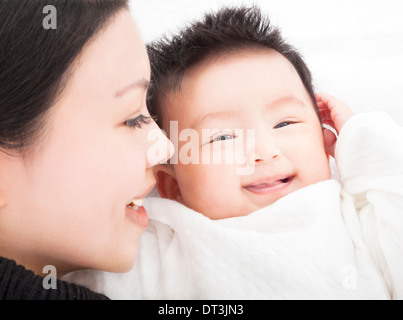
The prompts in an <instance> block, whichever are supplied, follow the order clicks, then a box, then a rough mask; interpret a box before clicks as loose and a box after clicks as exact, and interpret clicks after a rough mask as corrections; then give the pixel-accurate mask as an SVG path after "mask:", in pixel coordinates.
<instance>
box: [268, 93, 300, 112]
mask: <svg viewBox="0 0 403 320" xmlns="http://www.w3.org/2000/svg"><path fill="white" fill-rule="evenodd" d="M285 104H296V105H297V104H298V105H301V106H306V104H305V103H304V102H303V101H302V100H301V99H299V98H298V97H296V96H294V95H289V96H285V97H281V98H278V99H276V100H274V101H272V102H270V103H269V104H268V105H267V108H268V109H272V108H278V107H282V106H284V105H285Z"/></svg>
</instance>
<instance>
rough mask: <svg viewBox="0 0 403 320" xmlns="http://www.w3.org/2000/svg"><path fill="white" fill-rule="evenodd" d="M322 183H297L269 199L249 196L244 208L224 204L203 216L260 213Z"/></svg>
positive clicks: (223, 217)
mask: <svg viewBox="0 0 403 320" xmlns="http://www.w3.org/2000/svg"><path fill="white" fill-rule="evenodd" d="M325 180H328V179H327V178H323V179H321V180H320V181H325ZM320 181H315V182H313V183H309V184H306V185H300V184H298V183H297V182H296V181H295V184H294V185H291V186H290V188H288V189H287V190H286V191H285V192H283V193H280V194H278V195H275V196H272V197H268V196H265V195H264V194H263V195H262V194H261V195H256V194H253V195H249V197H247V198H246V199H245V201H244V205H243V206H242V205H240V204H239V202H238V205H237V206H236V208H235V207H232V208H231V206H230V205H228V204H222V205H220V206H216V207H215V208H210V210H203V211H202V214H203V215H204V216H206V217H208V218H210V219H212V220H221V219H228V218H236V217H242V216H247V215H249V214H251V213H253V212H255V211H258V210H260V209H263V208H266V207H268V206H271V205H273V204H274V203H276V202H277V201H279V200H280V199H283V198H285V197H287V196H288V195H290V194H292V193H294V192H296V191H298V190H301V189H303V188H305V187H307V186H310V185H313V184H315V183H317V182H320ZM196 211H197V210H196Z"/></svg>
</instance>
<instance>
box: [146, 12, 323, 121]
mask: <svg viewBox="0 0 403 320" xmlns="http://www.w3.org/2000/svg"><path fill="white" fill-rule="evenodd" d="M247 48H266V49H272V50H275V51H277V52H278V53H280V54H281V55H283V56H284V57H285V58H287V59H288V60H289V61H290V62H291V64H292V65H293V66H294V68H295V69H296V71H297V72H298V74H299V76H300V78H301V80H302V83H303V84H304V86H305V88H306V90H307V91H308V93H309V95H310V97H311V99H312V102H313V105H314V107H315V110H316V113H317V115H318V117H319V120H320V114H319V111H318V107H317V105H316V100H315V97H314V89H313V84H312V77H311V72H310V71H309V69H308V67H307V65H306V64H305V62H304V60H303V59H302V57H301V55H300V54H299V53H298V51H297V50H296V49H295V48H294V47H292V46H291V45H289V44H288V43H286V42H285V41H284V39H283V38H282V36H281V33H280V31H279V30H278V29H277V28H273V27H272V26H271V22H270V20H269V19H268V18H267V17H263V15H262V13H261V11H260V9H259V8H257V7H256V6H253V7H239V8H235V7H230V8H223V9H221V10H219V11H218V12H216V13H208V14H206V15H205V16H204V18H203V19H202V20H201V21H198V22H194V23H193V24H191V25H189V26H188V27H186V28H185V29H183V30H182V31H181V32H180V33H178V34H177V35H175V36H172V37H171V38H168V37H167V36H164V37H162V38H161V39H159V40H156V41H154V42H152V43H150V44H148V45H147V50H148V54H149V57H150V62H151V86H150V89H149V91H148V97H147V105H148V109H149V112H150V114H152V115H153V116H154V117H155V118H156V121H157V123H158V125H159V126H160V127H161V128H162V112H161V111H162V102H163V98H164V97H165V96H166V95H167V94H169V93H174V92H178V91H179V90H180V88H181V83H182V79H183V76H184V74H185V72H186V71H187V70H188V69H189V68H191V67H194V66H196V65H198V64H200V63H202V62H204V61H206V60H207V59H209V58H212V57H214V56H217V55H220V54H223V53H226V52H233V51H237V50H242V49H247Z"/></svg>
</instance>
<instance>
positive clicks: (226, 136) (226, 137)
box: [211, 134, 235, 142]
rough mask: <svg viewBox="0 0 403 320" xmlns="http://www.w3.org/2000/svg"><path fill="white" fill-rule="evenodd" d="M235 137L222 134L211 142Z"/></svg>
mask: <svg viewBox="0 0 403 320" xmlns="http://www.w3.org/2000/svg"><path fill="white" fill-rule="evenodd" d="M234 138H235V137H234V136H233V135H232V134H223V135H220V136H218V137H215V138H213V139H212V140H211V142H217V141H226V140H231V139H234Z"/></svg>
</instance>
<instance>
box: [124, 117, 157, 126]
mask: <svg viewBox="0 0 403 320" xmlns="http://www.w3.org/2000/svg"><path fill="white" fill-rule="evenodd" d="M152 120H153V118H152V117H151V116H143V115H142V114H141V115H139V116H138V117H136V118H133V119H129V120H127V121H126V122H125V123H126V125H127V126H128V127H130V128H133V129H135V128H138V129H141V128H142V127H143V125H147V124H149V123H150V122H151V121H152Z"/></svg>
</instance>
